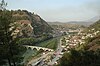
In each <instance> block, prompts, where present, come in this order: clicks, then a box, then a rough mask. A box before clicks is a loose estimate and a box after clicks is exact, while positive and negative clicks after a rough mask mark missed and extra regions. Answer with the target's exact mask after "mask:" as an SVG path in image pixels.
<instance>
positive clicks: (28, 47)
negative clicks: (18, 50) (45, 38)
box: [24, 45, 54, 51]
mask: <svg viewBox="0 0 100 66" xmlns="http://www.w3.org/2000/svg"><path fill="white" fill-rule="evenodd" d="M24 47H26V48H27V49H31V50H34V49H36V50H37V51H39V50H44V51H54V50H53V49H49V48H44V47H38V46H29V45H24Z"/></svg>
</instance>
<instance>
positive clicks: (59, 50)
mask: <svg viewBox="0 0 100 66" xmlns="http://www.w3.org/2000/svg"><path fill="white" fill-rule="evenodd" d="M61 43H62V41H61V38H60V40H59V42H58V47H57V49H56V51H55V53H56V55H55V57H54V58H53V59H52V61H51V62H49V63H48V65H53V64H55V62H56V61H57V60H58V59H59V58H60V57H62V56H61V55H60V54H61V51H62V47H61Z"/></svg>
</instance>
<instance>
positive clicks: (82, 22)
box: [67, 16, 100, 26]
mask: <svg viewBox="0 0 100 66" xmlns="http://www.w3.org/2000/svg"><path fill="white" fill-rule="evenodd" d="M98 20H100V16H96V17H93V18H91V19H89V20H86V21H70V22H67V23H69V24H78V25H84V26H89V25H91V24H93V23H95V22H96V21H98Z"/></svg>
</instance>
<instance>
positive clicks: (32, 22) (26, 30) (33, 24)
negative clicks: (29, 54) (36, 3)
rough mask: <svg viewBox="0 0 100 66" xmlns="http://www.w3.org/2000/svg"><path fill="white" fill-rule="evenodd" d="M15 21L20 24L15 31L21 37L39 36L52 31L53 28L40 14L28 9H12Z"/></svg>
mask: <svg viewBox="0 0 100 66" xmlns="http://www.w3.org/2000/svg"><path fill="white" fill-rule="evenodd" d="M10 12H11V13H12V16H13V19H14V21H15V22H16V23H17V24H18V25H19V26H18V27H17V29H16V31H15V33H16V34H17V35H18V36H19V37H32V36H34V37H39V36H42V35H44V34H50V33H52V28H51V26H50V25H48V23H47V22H46V21H45V20H43V19H42V18H41V17H40V16H39V15H37V14H34V13H31V12H28V11H26V10H15V11H13V10H11V11H10Z"/></svg>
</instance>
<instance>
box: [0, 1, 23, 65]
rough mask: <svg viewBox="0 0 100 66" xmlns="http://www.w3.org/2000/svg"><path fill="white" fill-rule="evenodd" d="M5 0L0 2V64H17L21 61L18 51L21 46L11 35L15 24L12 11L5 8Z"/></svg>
mask: <svg viewBox="0 0 100 66" xmlns="http://www.w3.org/2000/svg"><path fill="white" fill-rule="evenodd" d="M5 6H6V4H5V1H4V0H2V1H1V4H0V8H1V12H0V64H1V65H3V64H6V63H8V64H9V66H16V65H19V62H20V61H21V58H22V57H20V56H19V55H20V53H21V52H20V51H22V47H21V46H20V45H18V44H17V41H18V39H17V38H14V37H13V32H14V31H15V30H16V27H17V26H16V25H15V23H14V22H13V19H12V13H11V12H10V11H7V10H6V9H5Z"/></svg>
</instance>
